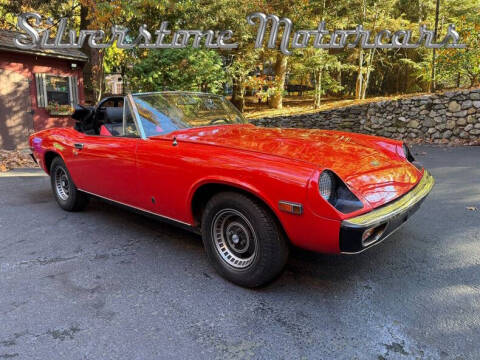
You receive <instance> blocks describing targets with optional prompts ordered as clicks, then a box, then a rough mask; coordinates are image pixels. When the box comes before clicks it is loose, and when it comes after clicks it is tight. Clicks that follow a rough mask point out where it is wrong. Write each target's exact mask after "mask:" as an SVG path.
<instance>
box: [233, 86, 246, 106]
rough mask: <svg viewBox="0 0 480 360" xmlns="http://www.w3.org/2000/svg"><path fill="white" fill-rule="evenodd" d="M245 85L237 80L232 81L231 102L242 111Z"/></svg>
mask: <svg viewBox="0 0 480 360" xmlns="http://www.w3.org/2000/svg"><path fill="white" fill-rule="evenodd" d="M244 90H245V85H244V84H243V83H242V82H241V81H239V80H234V81H233V89H232V104H233V105H235V107H236V108H237V109H238V110H239V111H240V112H243V108H244V107H245V96H244Z"/></svg>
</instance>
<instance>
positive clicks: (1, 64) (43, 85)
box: [0, 30, 88, 150]
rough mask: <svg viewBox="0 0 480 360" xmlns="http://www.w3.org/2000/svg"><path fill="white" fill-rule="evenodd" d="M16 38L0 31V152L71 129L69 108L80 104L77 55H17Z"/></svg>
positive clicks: (81, 59) (79, 57)
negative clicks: (44, 133) (52, 130)
mask: <svg viewBox="0 0 480 360" xmlns="http://www.w3.org/2000/svg"><path fill="white" fill-rule="evenodd" d="M17 34H18V33H16V32H13V31H5V30H0V149H7V150H13V149H22V148H25V147H27V139H28V135H29V134H31V133H32V132H34V131H38V130H41V129H45V128H49V127H54V126H68V125H72V119H71V118H70V116H69V114H68V112H69V107H73V106H74V105H76V104H77V103H79V102H80V103H81V102H83V101H84V92H83V75H82V68H83V65H84V64H85V62H86V61H88V58H87V56H86V55H85V54H84V53H82V52H81V51H80V50H75V49H58V50H57V49H55V50H53V49H52V50H44V49H34V50H21V49H18V48H17V47H16V46H15V44H14V39H15V37H16V35H17Z"/></svg>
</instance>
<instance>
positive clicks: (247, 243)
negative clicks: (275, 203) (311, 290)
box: [201, 192, 288, 287]
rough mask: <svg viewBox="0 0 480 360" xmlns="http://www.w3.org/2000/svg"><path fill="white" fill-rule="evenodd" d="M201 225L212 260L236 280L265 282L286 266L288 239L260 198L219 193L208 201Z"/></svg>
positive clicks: (249, 283)
mask: <svg viewBox="0 0 480 360" xmlns="http://www.w3.org/2000/svg"><path fill="white" fill-rule="evenodd" d="M201 226H202V238H203V243H204V246H205V250H206V252H207V255H208V258H209V260H210V262H211V263H212V265H213V266H214V267H215V269H216V270H217V271H218V272H219V273H220V274H221V275H222V276H223V277H225V278H226V279H228V280H230V281H232V282H233V283H235V284H238V285H241V286H245V287H258V286H262V285H265V284H267V283H268V282H270V281H272V280H273V279H274V278H275V277H277V276H278V275H279V274H280V272H281V271H282V270H283V268H284V266H285V263H286V261H287V258H288V244H287V240H286V238H285V236H284V234H283V232H282V230H281V229H280V227H279V225H278V223H277V221H276V219H275V218H274V216H273V214H272V213H271V212H270V210H269V209H267V208H266V207H265V206H264V205H263V204H262V203H260V202H259V201H257V200H256V199H253V198H250V197H249V196H246V195H243V194H239V193H234V192H224V193H220V194H217V195H215V196H214V197H212V199H210V201H209V202H208V203H207V205H206V208H205V211H204V214H203V217H202V225H201Z"/></svg>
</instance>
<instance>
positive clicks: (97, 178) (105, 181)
mask: <svg viewBox="0 0 480 360" xmlns="http://www.w3.org/2000/svg"><path fill="white" fill-rule="evenodd" d="M123 109H124V110H123V124H124V125H123V128H124V129H126V128H128V127H130V131H129V132H128V133H122V134H121V135H120V136H103V135H86V134H83V136H80V137H79V138H78V139H77V142H76V143H75V144H74V147H75V149H74V156H73V160H72V162H71V164H70V165H69V169H71V170H70V171H71V173H72V177H73V179H74V181H75V184H76V186H77V187H78V188H79V189H80V190H83V191H86V192H89V193H92V194H95V195H99V196H101V197H104V198H107V199H110V200H114V201H117V202H121V203H124V204H128V205H133V206H135V202H136V196H135V195H136V192H137V172H136V151H137V146H138V142H139V141H142V140H141V139H140V137H139V136H138V130H137V128H136V124H135V122H134V120H133V117H132V116H131V110H130V105H129V104H128V101H125V102H124V105H123Z"/></svg>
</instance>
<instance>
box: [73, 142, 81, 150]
mask: <svg viewBox="0 0 480 360" xmlns="http://www.w3.org/2000/svg"><path fill="white" fill-rule="evenodd" d="M74 146H75V149H78V150H82V149H83V144H79V143H78V144H75V145H74Z"/></svg>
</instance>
